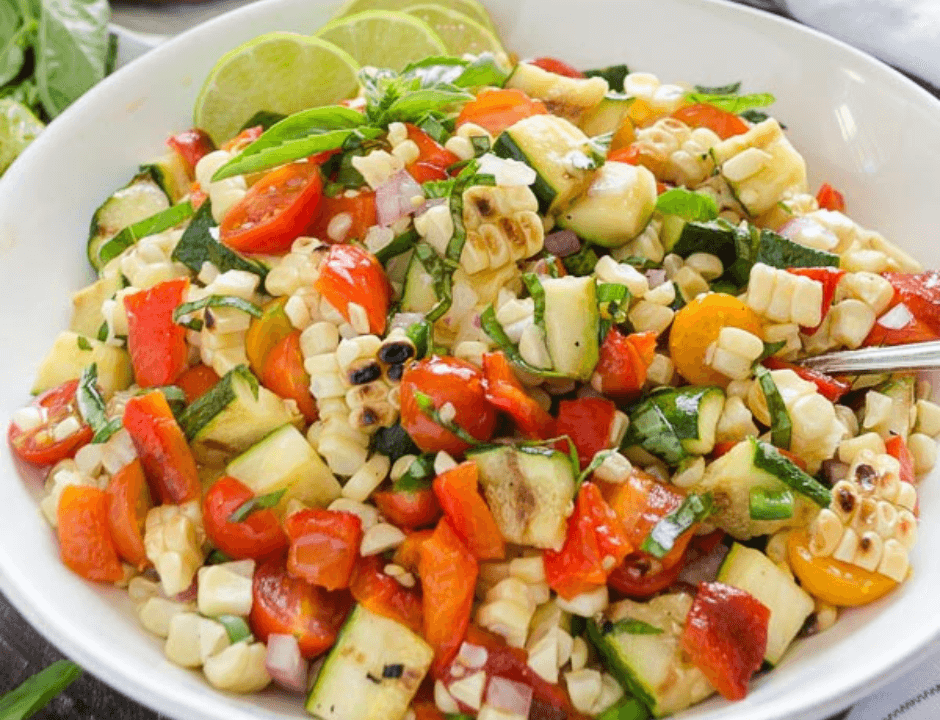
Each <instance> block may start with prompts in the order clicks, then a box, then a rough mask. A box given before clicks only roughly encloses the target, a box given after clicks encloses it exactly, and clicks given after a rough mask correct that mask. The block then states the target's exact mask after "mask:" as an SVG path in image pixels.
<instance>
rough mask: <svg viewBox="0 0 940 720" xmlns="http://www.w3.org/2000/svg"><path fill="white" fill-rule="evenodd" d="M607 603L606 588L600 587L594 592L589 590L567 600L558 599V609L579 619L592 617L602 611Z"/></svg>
mask: <svg viewBox="0 0 940 720" xmlns="http://www.w3.org/2000/svg"><path fill="white" fill-rule="evenodd" d="M608 603H609V598H608V595H607V586H606V585H601V586H600V587H598V588H597V589H596V590H591V591H589V592H586V593H582V594H580V595H576V596H575V597H573V598H571V599H570V600H567V599H565V598H562V597H559V598H558V607H560V608H561V609H562V610H564V611H566V612H570V613H571V614H572V615H578V616H580V617H593V616H594V615H596V614H597V613H599V612H601V611H602V610H604V609H605V608H606V607H607V605H608Z"/></svg>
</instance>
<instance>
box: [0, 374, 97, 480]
mask: <svg viewBox="0 0 940 720" xmlns="http://www.w3.org/2000/svg"><path fill="white" fill-rule="evenodd" d="M76 388H78V380H68V381H67V382H64V383H63V384H62V385H59V387H56V388H52V389H51V390H47V391H46V392H44V393H43V394H42V395H40V396H39V397H38V398H36V399H35V400H33V402H32V405H33V407H36V408H39V409H40V410H41V411H42V412H43V413H45V415H46V420H45V422H43V423H41V424H40V425H38V426H37V427H35V428H32V429H30V430H22V429H20V428H19V427H18V426H17V425H16V423H13V422H11V423H10V427H9V428H8V429H7V440H8V442H9V443H10V447H12V448H13V452H14V453H16V456H17V457H18V458H19V459H20V460H23V461H24V462H28V463H30V464H31V465H36V466H45V465H54V464H55V463H57V462H59V460H65V459H66V458H70V457H74V455H75V453H76V452H78V450H79V448H81V447H82V446H83V445H87V444H88V443H89V442H91V439H92V437H93V435H94V433H93V432H92V430H91V428H90V427H89V426H88V424H87V423H86V422H85V421H84V420H83V419H82V416H81V414H80V413H79V412H78V406H77V405H76V403H75V390H76ZM69 417H74V418H75V419H76V420H78V421H79V422H80V426H79V429H78V430H77V431H76V432H74V433H72V434H71V435H69V436H68V437H67V438H63V439H62V440H54V439H53V437H52V434H51V431H52V429H53V428H55V426H56V425H58V424H59V423H60V422H62V421H63V420H65V419H66V418H69Z"/></svg>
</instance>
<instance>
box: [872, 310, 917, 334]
mask: <svg viewBox="0 0 940 720" xmlns="http://www.w3.org/2000/svg"><path fill="white" fill-rule="evenodd" d="M913 321H914V315H913V313H911V311H910V310H909V309H908V307H907V305H905V304H904V303H899V304H897V305H895V306H894V307H893V308H891V309H890V310H888V312H886V313H885V314H884V315H882V316H881V317H880V318H878V324H879V325H881V327H884V328H888V330H900V329H901V328H905V327H907V326H908V325H910V324H911V323H912V322H913Z"/></svg>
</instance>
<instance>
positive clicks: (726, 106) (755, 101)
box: [686, 93, 777, 115]
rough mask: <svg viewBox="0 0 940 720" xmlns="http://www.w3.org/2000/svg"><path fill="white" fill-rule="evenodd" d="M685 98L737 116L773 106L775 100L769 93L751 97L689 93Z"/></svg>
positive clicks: (755, 94)
mask: <svg viewBox="0 0 940 720" xmlns="http://www.w3.org/2000/svg"><path fill="white" fill-rule="evenodd" d="M686 97H687V98H688V99H689V100H690V101H691V102H694V103H705V104H706V105H714V106H715V107H716V108H718V109H720V110H724V111H725V112H730V113H734V114H735V115H738V114H740V113H742V112H744V111H746V110H751V109H753V108H760V107H767V106H768V105H773V104H774V103H775V102H776V101H777V98H775V97H774V96H773V95H771V94H770V93H754V94H752V95H713V94H709V93H689V94H688V95H686Z"/></svg>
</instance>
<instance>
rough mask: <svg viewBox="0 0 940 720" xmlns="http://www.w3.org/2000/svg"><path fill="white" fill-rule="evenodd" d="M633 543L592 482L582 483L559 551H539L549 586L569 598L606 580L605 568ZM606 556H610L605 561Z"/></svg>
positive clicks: (607, 570)
mask: <svg viewBox="0 0 940 720" xmlns="http://www.w3.org/2000/svg"><path fill="white" fill-rule="evenodd" d="M632 549H633V546H632V545H631V544H630V542H629V540H627V533H626V530H625V529H624V527H623V524H622V523H621V522H620V519H619V518H618V517H617V515H616V514H615V513H614V511H613V510H612V509H611V508H610V506H609V505H608V504H607V503H606V502H605V500H604V498H603V497H602V496H601V492H600V490H598V488H597V486H596V485H594V484H593V483H589V482H587V483H584V484H583V485H582V486H581V490H580V492H579V493H578V497H577V501H576V502H575V508H574V513H573V514H572V515H571V517H570V518H568V534H567V536H566V538H565V544H564V546H563V547H562V549H561V550H560V551H557V552H556V551H554V550H546V551H545V552H544V554H543V556H542V557H543V561H544V563H545V577H546V579H547V580H548V584H549V586H550V587H551V588H552V589H553V590H554V591H555V592H557V593H558V594H559V595H561V596H562V597H564V598H569V599H570V598H573V597H574V596H576V595H580V594H581V593H584V592H589V591H590V590H593V589H595V588H596V587H597V586H598V585H603V584H605V583H606V582H607V576H608V575H609V569H605V566H606V568H613V567H616V565H618V564H620V562H621V561H622V560H623V559H624V558H625V557H626V556H627V554H628V553H629V552H630V551H631V550H632ZM607 558H612V560H608V559H607Z"/></svg>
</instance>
